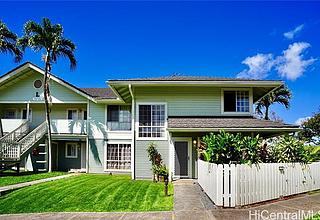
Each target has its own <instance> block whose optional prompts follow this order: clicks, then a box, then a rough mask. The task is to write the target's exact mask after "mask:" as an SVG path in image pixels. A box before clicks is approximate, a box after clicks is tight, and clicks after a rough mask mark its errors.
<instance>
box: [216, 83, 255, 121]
mask: <svg viewBox="0 0 320 220" xmlns="http://www.w3.org/2000/svg"><path fill="white" fill-rule="evenodd" d="M224 91H234V92H237V91H248V92H249V112H237V111H235V112H225V111H224ZM236 95H237V94H236ZM236 108H237V103H236ZM252 109H253V92H252V88H221V114H222V115H252V114H253V111H252Z"/></svg>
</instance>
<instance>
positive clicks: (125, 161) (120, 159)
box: [106, 144, 131, 170]
mask: <svg viewBox="0 0 320 220" xmlns="http://www.w3.org/2000/svg"><path fill="white" fill-rule="evenodd" d="M130 168H131V144H108V145H107V158H106V169H107V170H130Z"/></svg>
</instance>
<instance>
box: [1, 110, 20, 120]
mask: <svg viewBox="0 0 320 220" xmlns="http://www.w3.org/2000/svg"><path fill="white" fill-rule="evenodd" d="M4 118H5V119H16V118H17V109H15V108H8V109H5V110H4Z"/></svg>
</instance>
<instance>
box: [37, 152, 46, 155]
mask: <svg viewBox="0 0 320 220" xmlns="http://www.w3.org/2000/svg"><path fill="white" fill-rule="evenodd" d="M39 154H40V155H46V154H47V152H39Z"/></svg>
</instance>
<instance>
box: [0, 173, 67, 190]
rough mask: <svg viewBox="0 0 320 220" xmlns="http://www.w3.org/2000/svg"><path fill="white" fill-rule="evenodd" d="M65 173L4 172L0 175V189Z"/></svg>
mask: <svg viewBox="0 0 320 220" xmlns="http://www.w3.org/2000/svg"><path fill="white" fill-rule="evenodd" d="M64 174H66V173H64V172H51V173H36V174H35V173H31V172H22V173H20V174H16V173H13V172H5V173H2V174H0V187H1V186H7V185H12V184H17V183H24V182H30V181H33V180H39V179H45V178H49V177H54V176H61V175H64Z"/></svg>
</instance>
